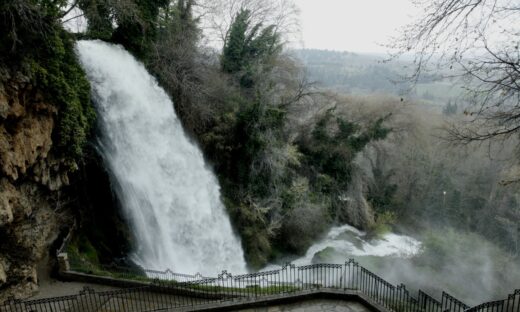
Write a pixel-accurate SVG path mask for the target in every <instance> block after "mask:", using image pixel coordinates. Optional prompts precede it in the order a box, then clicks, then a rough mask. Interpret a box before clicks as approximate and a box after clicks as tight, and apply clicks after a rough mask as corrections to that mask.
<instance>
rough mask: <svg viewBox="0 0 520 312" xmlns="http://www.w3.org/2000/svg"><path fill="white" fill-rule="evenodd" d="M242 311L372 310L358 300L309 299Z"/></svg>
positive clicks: (343, 311) (341, 311) (320, 311)
mask: <svg viewBox="0 0 520 312" xmlns="http://www.w3.org/2000/svg"><path fill="white" fill-rule="evenodd" d="M237 311H241V312H370V310H369V309H368V308H366V307H365V306H363V305H362V304H360V303H357V302H345V301H339V300H307V301H302V302H298V303H293V304H286V305H278V306H271V307H262V308H252V309H246V310H237Z"/></svg>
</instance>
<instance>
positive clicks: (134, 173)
mask: <svg viewBox="0 0 520 312" xmlns="http://www.w3.org/2000/svg"><path fill="white" fill-rule="evenodd" d="M76 49H77V53H78V55H79V58H80V61H81V63H82V65H83V67H84V69H85V71H86V73H87V76H88V78H89V80H90V82H91V85H92V94H93V99H94V102H95V105H96V109H97V113H98V122H99V129H100V131H99V132H100V137H99V146H98V147H99V150H100V152H101V154H102V156H103V158H104V162H105V166H106V168H107V169H108V170H109V172H110V174H111V178H112V183H113V187H114V190H115V191H116V192H117V195H118V198H119V200H120V201H121V204H122V206H123V209H124V212H125V213H126V216H127V218H128V220H129V222H130V226H131V229H132V231H133V233H135V240H136V245H137V246H136V250H135V252H134V255H133V257H134V261H136V262H137V263H138V264H139V265H141V266H142V267H144V268H149V269H160V270H164V269H166V268H169V269H171V270H172V271H175V272H182V273H196V272H200V273H202V274H215V273H216V271H217V270H222V269H228V270H230V271H231V272H236V273H238V272H245V270H246V265H245V261H244V255H243V251H242V248H241V245H240V241H239V239H238V238H237V237H236V236H235V235H234V233H233V231H232V228H231V224H230V221H229V219H228V216H227V215H226V212H225V209H224V206H223V204H222V202H221V201H220V190H219V186H218V183H217V180H216V178H215V176H214V175H213V174H212V172H211V171H210V170H208V168H206V166H205V164H204V159H203V156H202V153H201V151H200V150H199V149H198V148H197V147H196V146H195V145H194V144H193V143H192V142H190V141H189V140H188V138H187V137H186V135H185V134H184V131H183V129H182V126H181V124H180V121H179V119H178V118H177V116H176V115H175V112H174V109H173V104H172V102H171V101H170V99H169V98H168V96H167V95H166V93H165V92H164V91H163V90H162V89H161V88H160V87H159V86H158V85H157V82H156V81H155V79H154V78H153V77H152V76H151V75H150V74H148V73H147V71H146V70H145V68H144V66H143V65H142V64H140V63H139V62H137V61H136V60H135V59H134V58H133V57H132V56H131V55H130V54H129V53H128V52H126V51H125V50H124V49H123V48H121V47H120V46H115V45H111V44H107V43H104V42H101V41H80V42H78V43H77V47H76Z"/></svg>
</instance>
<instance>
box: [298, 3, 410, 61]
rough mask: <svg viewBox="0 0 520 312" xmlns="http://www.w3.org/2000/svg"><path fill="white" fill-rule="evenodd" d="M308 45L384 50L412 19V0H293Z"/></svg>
mask: <svg viewBox="0 0 520 312" xmlns="http://www.w3.org/2000/svg"><path fill="white" fill-rule="evenodd" d="M294 1H295V2H296V4H297V5H298V6H299V7H300V10H301V16H300V18H301V30H302V39H303V44H304V47H305V48H317V49H329V50H342V51H353V52H385V51H386V50H385V48H384V47H381V46H379V45H378V43H385V42H388V40H389V39H388V38H389V37H390V36H392V35H395V34H397V32H396V30H397V29H399V28H400V27H402V26H404V25H405V24H407V23H409V22H411V21H412V20H413V16H414V13H416V12H417V11H416V9H415V7H414V6H413V5H412V4H411V1H410V0H319V1H317V0H294Z"/></svg>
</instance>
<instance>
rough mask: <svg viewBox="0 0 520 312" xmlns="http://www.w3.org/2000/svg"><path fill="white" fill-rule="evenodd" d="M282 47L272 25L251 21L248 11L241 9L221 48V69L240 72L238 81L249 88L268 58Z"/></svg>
mask: <svg viewBox="0 0 520 312" xmlns="http://www.w3.org/2000/svg"><path fill="white" fill-rule="evenodd" d="M280 51H281V44H280V39H279V35H278V33H277V32H276V28H275V26H274V25H270V26H267V27H265V28H262V24H261V23H258V24H255V25H251V11H249V10H244V9H242V10H241V11H240V12H239V13H238V14H237V15H236V16H235V18H234V20H233V22H232V24H231V27H230V30H229V33H228V35H227V38H226V41H225V44H224V49H223V52H222V58H221V66H222V70H223V71H224V72H227V73H230V74H239V81H240V85H241V86H242V87H244V88H251V87H252V86H253V85H254V83H255V76H256V73H257V72H258V71H259V70H261V67H262V65H264V66H265V65H266V64H267V61H268V60H269V58H272V57H275V56H276V55H277V54H278V53H279V52H280Z"/></svg>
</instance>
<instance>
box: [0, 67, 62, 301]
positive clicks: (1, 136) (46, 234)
mask: <svg viewBox="0 0 520 312" xmlns="http://www.w3.org/2000/svg"><path fill="white" fill-rule="evenodd" d="M56 118H57V108H56V107H55V106H54V105H52V104H50V103H48V102H47V101H45V99H44V96H43V93H42V90H39V89H38V87H37V86H35V85H34V84H33V83H32V82H31V78H30V77H27V76H25V75H23V74H21V73H20V72H13V71H8V70H5V69H2V70H0V241H1V244H0V302H1V301H2V300H3V299H5V298H6V297H8V296H11V295H14V296H15V297H25V296H27V295H30V294H31V293H33V292H34V291H35V290H36V289H37V283H38V277H37V274H36V266H37V264H38V262H40V261H41V260H42V259H43V258H45V256H46V255H47V253H49V250H50V246H51V244H52V243H53V241H55V240H56V238H57V237H58V235H59V232H60V228H63V227H66V226H67V225H69V224H70V223H71V217H70V215H69V212H68V210H67V209H64V208H65V206H66V205H64V204H63V203H64V202H67V200H65V199H64V198H63V196H62V194H61V191H60V190H61V188H62V186H63V185H66V184H68V182H69V179H68V172H67V169H65V168H67V166H64V165H63V162H64V161H63V160H61V159H60V158H59V157H56V155H54V154H53V130H54V128H55V124H56Z"/></svg>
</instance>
